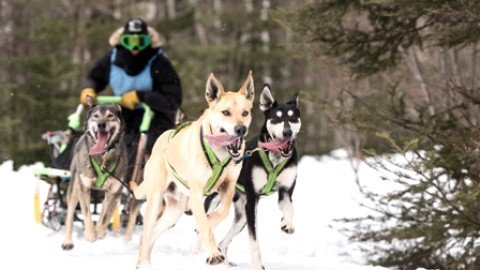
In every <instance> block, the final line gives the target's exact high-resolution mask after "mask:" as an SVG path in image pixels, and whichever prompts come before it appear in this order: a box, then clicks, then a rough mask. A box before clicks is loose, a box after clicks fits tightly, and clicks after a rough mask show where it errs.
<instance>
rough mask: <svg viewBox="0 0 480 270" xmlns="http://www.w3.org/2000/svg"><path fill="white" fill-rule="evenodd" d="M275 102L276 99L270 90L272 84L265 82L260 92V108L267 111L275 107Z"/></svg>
mask: <svg viewBox="0 0 480 270" xmlns="http://www.w3.org/2000/svg"><path fill="white" fill-rule="evenodd" d="M273 104H275V99H274V98H273V95H272V91H271V90H270V85H268V84H265V85H264V86H263V90H262V93H261V94H260V110H262V112H264V111H267V110H269V109H271V108H272V107H273Z"/></svg>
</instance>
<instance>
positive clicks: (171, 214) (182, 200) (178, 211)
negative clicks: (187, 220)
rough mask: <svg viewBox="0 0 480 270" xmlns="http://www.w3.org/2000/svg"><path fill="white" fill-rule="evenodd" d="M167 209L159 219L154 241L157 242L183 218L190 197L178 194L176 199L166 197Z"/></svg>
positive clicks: (153, 236)
mask: <svg viewBox="0 0 480 270" xmlns="http://www.w3.org/2000/svg"><path fill="white" fill-rule="evenodd" d="M166 197H167V198H166V199H165V202H166V203H165V209H164V211H163V214H162V215H161V216H159V217H158V222H157V224H156V225H155V227H154V228H153V233H152V239H153V240H154V241H155V240H156V239H158V237H159V236H160V235H161V234H162V233H163V232H164V231H166V230H168V229H170V228H172V227H173V226H174V225H175V224H176V223H177V221H178V219H179V218H180V217H181V216H182V214H183V212H184V211H185V208H186V206H187V201H188V197H187V196H185V195H183V194H177V195H176V196H175V197H172V196H168V195H167V196H166Z"/></svg>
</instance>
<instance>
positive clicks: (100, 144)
mask: <svg viewBox="0 0 480 270" xmlns="http://www.w3.org/2000/svg"><path fill="white" fill-rule="evenodd" d="M113 131H114V130H113V129H112V130H111V131H110V132H107V131H97V132H95V137H94V140H95V145H94V146H93V147H92V148H90V151H89V154H90V155H99V154H103V153H104V152H105V151H106V150H107V145H108V140H109V139H110V137H111V136H112V134H113Z"/></svg>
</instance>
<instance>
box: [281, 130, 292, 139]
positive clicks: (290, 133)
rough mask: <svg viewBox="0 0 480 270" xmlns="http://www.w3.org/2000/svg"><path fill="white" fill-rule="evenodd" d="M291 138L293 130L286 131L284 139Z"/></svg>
mask: <svg viewBox="0 0 480 270" xmlns="http://www.w3.org/2000/svg"><path fill="white" fill-rule="evenodd" d="M290 137H292V130H291V129H285V130H284V131H283V138H285V139H290Z"/></svg>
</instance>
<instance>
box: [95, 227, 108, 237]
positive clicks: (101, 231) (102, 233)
mask: <svg viewBox="0 0 480 270" xmlns="http://www.w3.org/2000/svg"><path fill="white" fill-rule="evenodd" d="M105 235H107V230H106V229H104V228H97V229H96V237H95V238H96V239H97V240H98V239H103V238H105Z"/></svg>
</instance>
